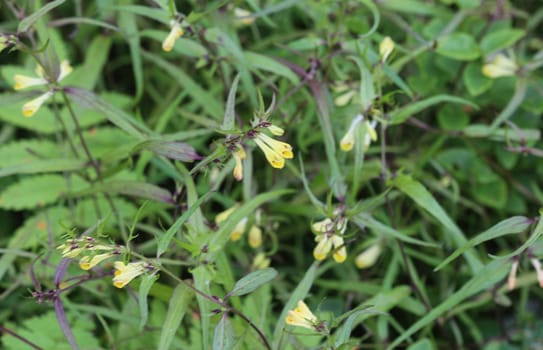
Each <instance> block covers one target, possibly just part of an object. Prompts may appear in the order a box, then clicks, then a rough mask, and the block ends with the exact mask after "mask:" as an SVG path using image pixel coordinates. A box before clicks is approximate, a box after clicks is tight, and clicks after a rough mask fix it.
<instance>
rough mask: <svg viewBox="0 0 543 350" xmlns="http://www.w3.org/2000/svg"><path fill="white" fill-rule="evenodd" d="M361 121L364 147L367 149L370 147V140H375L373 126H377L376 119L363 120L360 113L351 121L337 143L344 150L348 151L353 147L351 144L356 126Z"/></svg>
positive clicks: (375, 134) (354, 136) (353, 142)
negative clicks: (363, 129) (363, 130)
mask: <svg viewBox="0 0 543 350" xmlns="http://www.w3.org/2000/svg"><path fill="white" fill-rule="evenodd" d="M362 123H363V126H364V128H365V136H364V147H365V149H366V150H367V149H368V148H369V147H370V144H371V142H372V141H377V132H376V131H375V127H376V126H377V121H375V120H373V121H372V122H371V123H370V122H369V121H367V120H364V116H363V115H362V114H358V115H357V116H356V117H355V118H354V119H353V121H352V122H351V126H350V127H349V129H348V130H347V132H346V133H345V135H344V136H343V138H342V139H341V141H340V143H339V147H340V148H341V150H342V151H344V152H349V151H350V150H352V149H353V146H354V144H355V140H356V130H357V126H359V125H361V124H362Z"/></svg>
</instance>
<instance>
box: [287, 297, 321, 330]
mask: <svg viewBox="0 0 543 350" xmlns="http://www.w3.org/2000/svg"><path fill="white" fill-rule="evenodd" d="M285 321H286V322H287V324H289V325H291V326H297V327H304V328H308V329H311V330H318V328H319V320H318V318H317V316H315V315H314V314H313V313H312V312H311V310H310V309H309V308H308V307H307V305H306V304H305V303H304V302H303V301H302V300H300V301H298V305H297V306H296V308H294V310H289V312H288V315H287V318H286V319H285Z"/></svg>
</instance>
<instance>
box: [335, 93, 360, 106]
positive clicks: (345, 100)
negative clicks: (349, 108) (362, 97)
mask: <svg viewBox="0 0 543 350" xmlns="http://www.w3.org/2000/svg"><path fill="white" fill-rule="evenodd" d="M355 94H356V91H355V90H349V91H347V92H346V93H344V94H341V95H339V96H338V97H336V98H335V99H334V104H335V105H336V106H338V107H343V106H346V105H347V104H349V102H351V100H352V99H353V97H354V96H355Z"/></svg>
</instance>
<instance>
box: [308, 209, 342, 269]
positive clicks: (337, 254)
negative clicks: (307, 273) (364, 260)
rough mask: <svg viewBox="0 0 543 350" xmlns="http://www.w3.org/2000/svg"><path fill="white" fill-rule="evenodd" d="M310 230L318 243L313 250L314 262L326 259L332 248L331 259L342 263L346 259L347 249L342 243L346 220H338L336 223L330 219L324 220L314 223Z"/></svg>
mask: <svg viewBox="0 0 543 350" xmlns="http://www.w3.org/2000/svg"><path fill="white" fill-rule="evenodd" d="M312 229H313V231H314V232H315V233H316V236H315V242H318V244H317V245H316V246H315V249H314V250H313V257H314V258H315V260H318V261H322V260H324V259H326V257H327V256H328V253H330V251H331V250H332V248H333V249H334V254H333V258H334V260H335V261H336V262H338V263H342V262H344V261H345V259H347V249H346V248H345V242H344V241H343V233H344V232H345V230H346V229H347V219H338V220H337V222H334V221H332V220H331V219H330V218H326V219H324V220H322V221H319V222H315V223H314V224H313V225H312Z"/></svg>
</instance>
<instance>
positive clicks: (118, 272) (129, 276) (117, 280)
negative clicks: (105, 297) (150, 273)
mask: <svg viewBox="0 0 543 350" xmlns="http://www.w3.org/2000/svg"><path fill="white" fill-rule="evenodd" d="M114 266H115V277H113V285H114V286H115V287H117V288H122V287H124V286H126V285H127V284H128V283H130V281H132V280H133V279H134V278H136V277H138V276H139V275H141V274H143V273H144V272H145V267H146V264H145V263H144V262H141V261H140V262H134V263H128V264H125V263H124V262H122V261H115V264H114Z"/></svg>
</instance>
